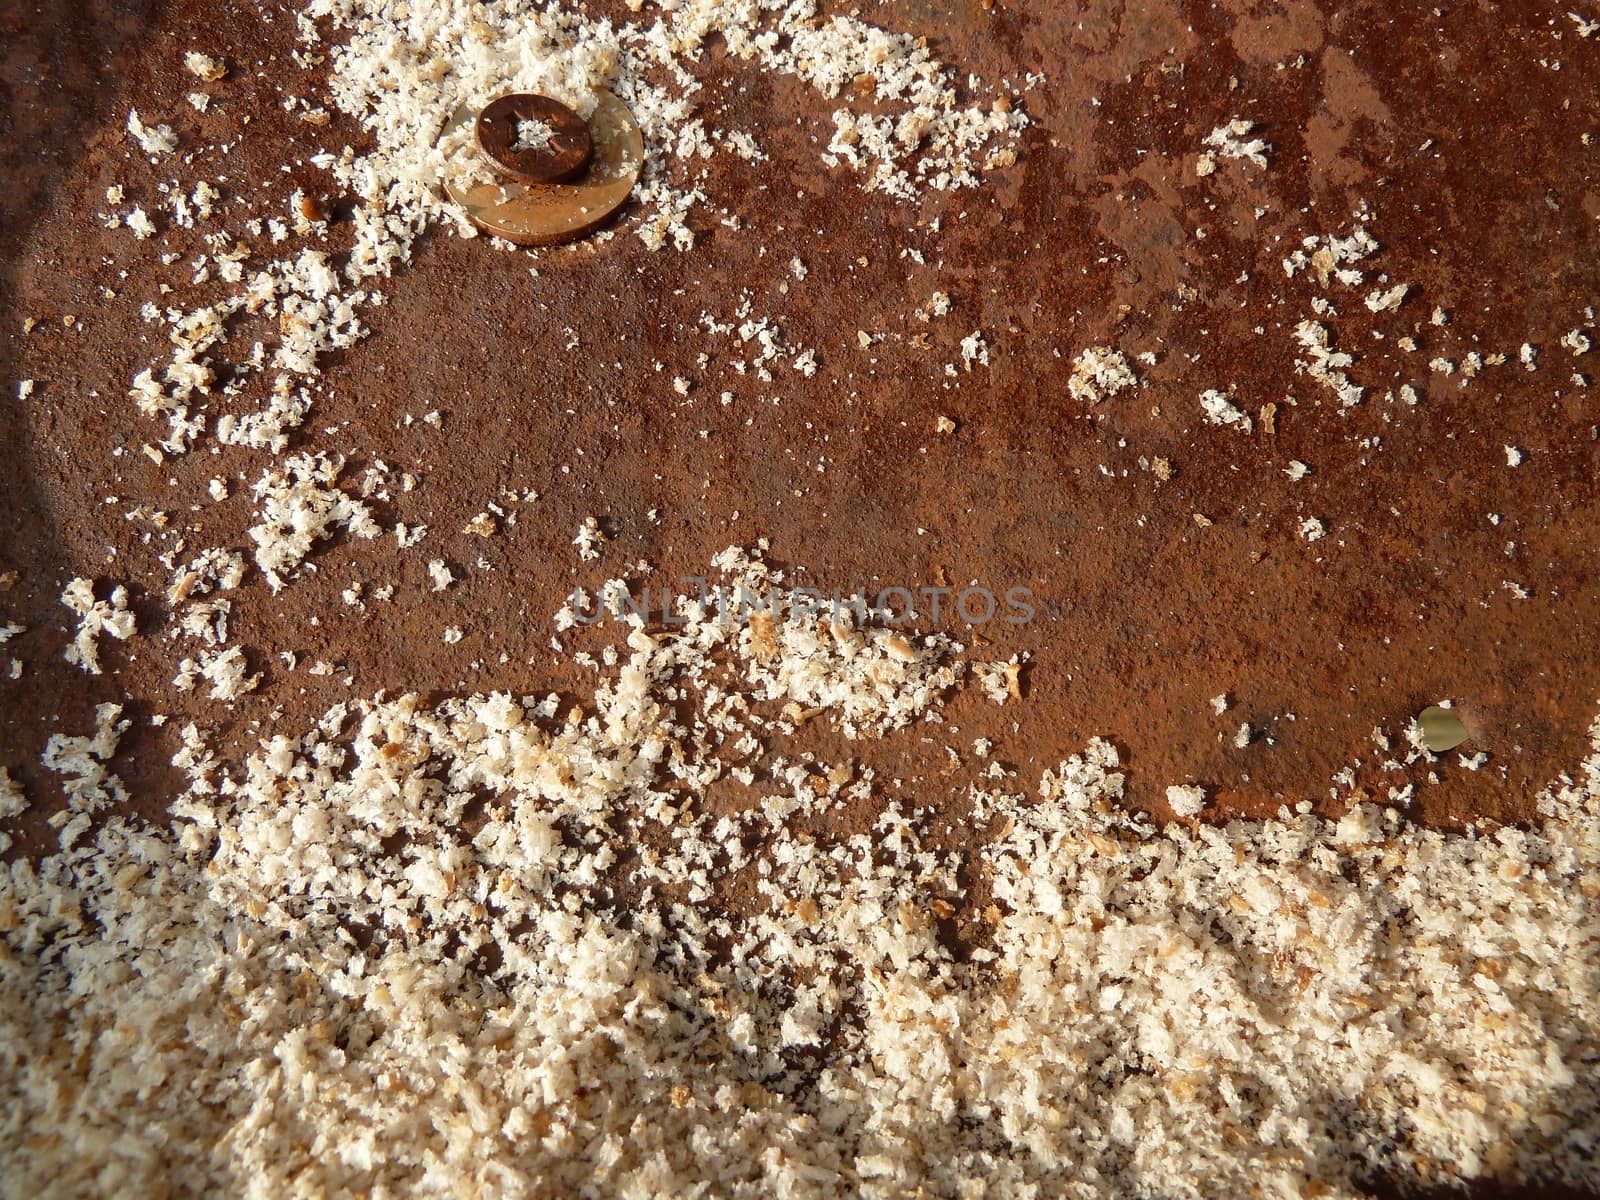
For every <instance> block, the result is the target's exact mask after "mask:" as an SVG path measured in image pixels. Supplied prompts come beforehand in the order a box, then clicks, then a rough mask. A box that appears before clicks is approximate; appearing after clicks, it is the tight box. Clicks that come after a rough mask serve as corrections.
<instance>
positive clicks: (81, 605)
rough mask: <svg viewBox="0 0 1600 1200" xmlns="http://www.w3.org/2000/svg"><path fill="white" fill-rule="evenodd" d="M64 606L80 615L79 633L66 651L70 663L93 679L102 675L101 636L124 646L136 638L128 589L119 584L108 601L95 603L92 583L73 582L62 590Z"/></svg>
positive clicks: (83, 580) (96, 601)
mask: <svg viewBox="0 0 1600 1200" xmlns="http://www.w3.org/2000/svg"><path fill="white" fill-rule="evenodd" d="M61 603H62V604H64V605H66V606H67V607H68V608H69V609H71V610H72V611H73V612H75V613H76V614H77V615H78V630H77V633H76V634H75V635H74V636H73V639H72V641H71V643H70V644H69V645H68V646H67V650H66V659H67V661H68V662H69V663H71V664H72V665H73V666H75V667H77V668H79V669H80V670H82V671H85V672H87V673H88V674H90V675H98V674H100V641H99V639H100V635H101V634H105V635H106V636H108V637H112V638H115V639H117V640H118V641H122V642H125V641H127V640H128V639H129V638H130V637H132V636H133V634H134V615H133V613H132V612H130V611H129V609H128V589H127V588H125V587H123V586H122V585H121V584H120V583H119V584H117V585H116V586H115V587H113V588H112V589H111V595H110V596H109V598H107V599H105V600H96V599H95V595H94V584H93V583H92V582H90V581H89V580H87V579H73V580H72V581H71V582H69V583H68V584H67V586H66V588H65V589H63V590H62V593H61Z"/></svg>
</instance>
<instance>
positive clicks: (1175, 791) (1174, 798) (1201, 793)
mask: <svg viewBox="0 0 1600 1200" xmlns="http://www.w3.org/2000/svg"><path fill="white" fill-rule="evenodd" d="M1205 806H1206V790H1205V788H1203V787H1197V786H1195V785H1194V784H1181V783H1175V784H1173V785H1172V786H1170V787H1169V788H1167V807H1168V808H1170V809H1171V810H1172V811H1173V813H1174V814H1175V815H1176V816H1180V817H1196V816H1199V815H1200V812H1201V810H1202V809H1204V808H1205Z"/></svg>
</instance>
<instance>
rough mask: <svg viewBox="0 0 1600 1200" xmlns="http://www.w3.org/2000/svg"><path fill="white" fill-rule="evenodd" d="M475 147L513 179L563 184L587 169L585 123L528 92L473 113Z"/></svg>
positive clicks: (589, 147) (589, 144)
mask: <svg viewBox="0 0 1600 1200" xmlns="http://www.w3.org/2000/svg"><path fill="white" fill-rule="evenodd" d="M477 137H478V151H479V153H481V154H482V155H483V157H484V161H486V162H487V163H488V164H489V166H490V167H492V168H493V169H494V170H495V171H497V172H498V173H499V174H501V175H504V176H505V177H507V178H509V179H514V180H516V181H517V182H518V183H567V182H570V181H571V180H574V179H576V178H578V176H580V175H582V174H583V173H584V172H585V171H586V170H588V169H589V160H590V159H591V158H593V157H594V141H593V139H592V138H591V137H590V135H589V124H588V122H586V121H585V120H584V119H583V118H582V117H580V116H579V115H578V114H577V113H575V112H573V111H572V110H571V109H570V108H568V107H567V106H566V105H565V104H561V103H559V102H558V101H555V100H552V99H550V97H549V96H539V95H535V94H534V93H532V92H517V93H514V94H512V95H509V96H501V97H500V98H499V99H498V100H494V101H492V102H491V103H490V104H489V105H488V106H487V107H485V108H484V110H483V111H482V112H480V113H479V114H478V122H477Z"/></svg>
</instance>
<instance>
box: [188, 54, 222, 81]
mask: <svg viewBox="0 0 1600 1200" xmlns="http://www.w3.org/2000/svg"><path fill="white" fill-rule="evenodd" d="M183 67H184V70H186V71H188V72H189V74H191V75H193V76H194V77H195V78H196V79H203V80H205V81H206V82H207V83H215V82H216V81H217V80H219V79H221V78H222V77H223V76H224V75H226V74H227V73H228V67H227V64H226V63H224V62H223V61H222V60H221V59H219V58H212V57H211V56H210V55H209V54H202V53H200V51H198V50H190V51H189V52H188V53H186V54H185V55H184V56H183Z"/></svg>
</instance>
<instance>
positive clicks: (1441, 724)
mask: <svg viewBox="0 0 1600 1200" xmlns="http://www.w3.org/2000/svg"><path fill="white" fill-rule="evenodd" d="M1417 724H1419V725H1421V726H1422V744H1423V745H1424V746H1426V747H1427V748H1428V749H1429V750H1430V751H1431V752H1432V753H1434V754H1443V753H1444V752H1445V751H1446V750H1454V749H1455V748H1456V747H1457V746H1459V745H1461V743H1462V742H1464V741H1466V740H1467V736H1468V734H1467V727H1466V726H1465V725H1463V724H1462V723H1461V718H1460V717H1458V716H1456V713H1455V710H1454V709H1450V708H1444V707H1442V706H1440V705H1438V704H1431V705H1429V706H1428V707H1427V708H1425V709H1423V710H1422V712H1421V713H1420V714H1419V715H1418V717H1417Z"/></svg>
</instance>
